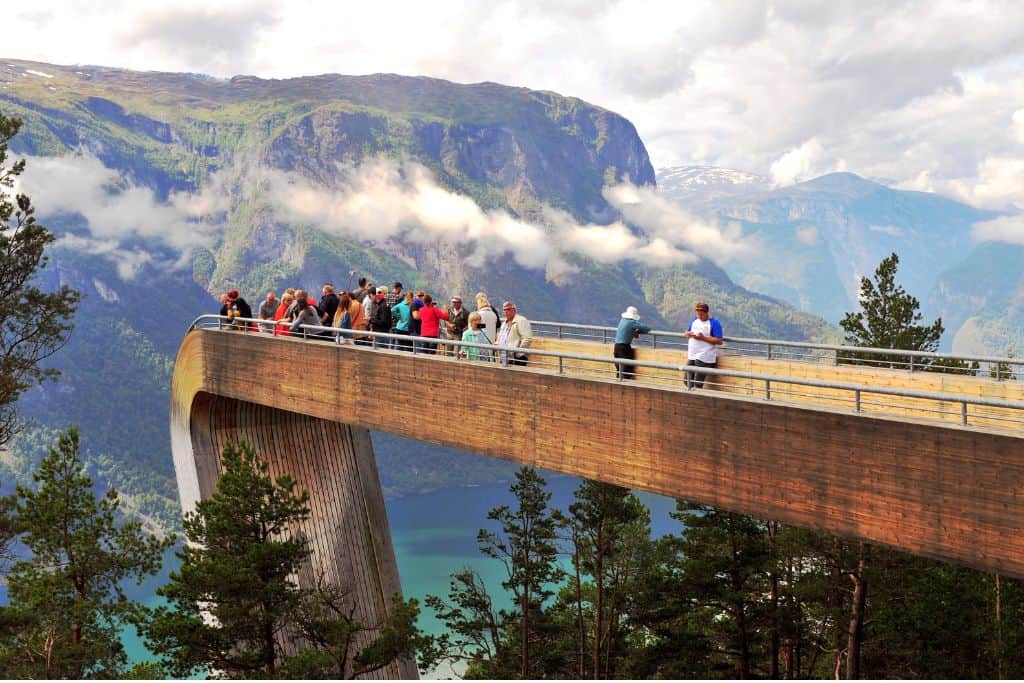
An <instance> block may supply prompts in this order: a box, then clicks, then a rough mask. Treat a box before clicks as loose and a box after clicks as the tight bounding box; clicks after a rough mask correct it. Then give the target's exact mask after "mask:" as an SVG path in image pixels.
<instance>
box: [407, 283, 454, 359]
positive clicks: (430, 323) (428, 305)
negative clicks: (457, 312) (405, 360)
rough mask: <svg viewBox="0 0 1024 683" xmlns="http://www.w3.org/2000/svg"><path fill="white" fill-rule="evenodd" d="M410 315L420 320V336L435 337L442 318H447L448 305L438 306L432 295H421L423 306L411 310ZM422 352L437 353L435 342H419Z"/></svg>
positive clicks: (439, 328)
mask: <svg viewBox="0 0 1024 683" xmlns="http://www.w3.org/2000/svg"><path fill="white" fill-rule="evenodd" d="M412 317H414V318H416V319H417V320H419V321H420V336H421V337H433V338H434V339H437V337H438V336H439V334H440V331H441V322H440V321H442V320H448V307H447V306H445V307H444V308H443V309H441V308H438V307H437V304H436V303H434V299H433V297H431V296H430V295H429V294H424V295H423V307H422V308H420V309H419V310H418V311H413V314H412ZM419 345H420V349H422V350H423V353H437V342H436V341H435V342H426V341H425V342H419Z"/></svg>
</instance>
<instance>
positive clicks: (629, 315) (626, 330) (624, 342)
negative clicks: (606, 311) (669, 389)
mask: <svg viewBox="0 0 1024 683" xmlns="http://www.w3.org/2000/svg"><path fill="white" fill-rule="evenodd" d="M650 331H651V328H650V327H649V326H647V325H641V324H640V313H639V312H638V311H637V310H636V306H630V307H629V308H627V309H626V311H625V312H624V313H623V314H622V319H621V320H619V329H617V330H615V350H614V351H613V355H614V356H615V357H616V358H626V359H629V360H636V352H635V351H634V350H633V338H634V337H639V336H640V335H641V334H647V333H648V332H650ZM635 376H636V367H635V366H633V365H626V364H625V363H616V364H615V377H616V379H633V377H635Z"/></svg>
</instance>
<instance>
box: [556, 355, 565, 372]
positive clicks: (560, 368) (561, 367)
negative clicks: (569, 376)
mask: <svg viewBox="0 0 1024 683" xmlns="http://www.w3.org/2000/svg"><path fill="white" fill-rule="evenodd" d="M558 374H559V375H564V374H565V359H564V358H562V357H561V356H559V357H558Z"/></svg>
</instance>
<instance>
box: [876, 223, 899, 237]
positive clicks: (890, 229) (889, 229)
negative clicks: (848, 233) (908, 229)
mask: <svg viewBox="0 0 1024 683" xmlns="http://www.w3.org/2000/svg"><path fill="white" fill-rule="evenodd" d="M868 230H870V231H872V232H880V233H882V234H883V235H889V236H890V237H899V236H901V235H902V234H903V230H901V229H900V228H897V227H896V226H895V225H869V226H868Z"/></svg>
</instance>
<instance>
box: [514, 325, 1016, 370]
mask: <svg viewBox="0 0 1024 683" xmlns="http://www.w3.org/2000/svg"><path fill="white" fill-rule="evenodd" d="M530 324H531V326H533V327H553V328H555V329H556V330H560V329H569V330H586V331H592V332H595V333H601V336H602V338H603V339H605V340H607V337H608V334H609V333H612V334H613V335H614V332H615V331H616V329H617V328H615V327H610V326H605V325H586V324H580V323H562V322H550V321H544V320H537V321H531V323H530ZM648 335H649V336H651V337H652V338H657V337H667V338H669V339H681V340H684V341H683V342H682V343H683V344H685V343H686V342H688V341H689V340H688V339H687V337H686V335H685V334H684V333H682V332H673V331H671V330H651V331H650V332H649V333H648ZM558 337H559V338H562V334H561V333H558ZM613 338H614V337H613ZM723 339H724V340H725V342H726V344H728V343H730V342H731V343H733V344H760V345H764V346H768V347H769V348H770V347H779V346H781V347H787V348H798V349H809V350H814V351H831V352H834V353H849V354H876V355H886V356H896V357H902V358H912V359H922V360H937V361H945V360H954V361H967V362H972V361H977V362H979V363H993V364H1005V365H1022V366H1024V358H1012V357H1009V356H975V355H967V354H954V353H942V352H939V351H909V350H906V349H885V348H879V347H872V346H847V345H838V344H820V343H817V342H801V341H789V340H785V339H757V338H750V337H723ZM605 343H607V341H605ZM655 345H656V344H655ZM725 348H729V347H725ZM877 362H885V361H877Z"/></svg>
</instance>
